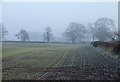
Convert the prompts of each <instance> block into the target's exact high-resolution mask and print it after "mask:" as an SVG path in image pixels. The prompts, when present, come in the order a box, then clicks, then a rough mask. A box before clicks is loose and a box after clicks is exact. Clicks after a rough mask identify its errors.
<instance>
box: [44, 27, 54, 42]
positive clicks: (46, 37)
mask: <svg viewBox="0 0 120 82" xmlns="http://www.w3.org/2000/svg"><path fill="white" fill-rule="evenodd" d="M43 39H44V40H46V41H47V42H48V43H49V42H50V40H52V39H53V34H52V29H51V28H50V27H46V28H45V32H44V34H43Z"/></svg>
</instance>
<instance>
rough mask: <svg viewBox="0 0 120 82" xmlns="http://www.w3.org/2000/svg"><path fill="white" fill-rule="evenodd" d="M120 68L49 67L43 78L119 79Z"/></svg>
mask: <svg viewBox="0 0 120 82" xmlns="http://www.w3.org/2000/svg"><path fill="white" fill-rule="evenodd" d="M119 73H120V70H119V69H118V70H117V69H112V68H109V69H107V68H94V69H93V68H87V67H85V68H84V67H78V66H72V67H58V68H51V69H47V74H46V75H45V76H44V77H42V78H40V79H42V80H56V79H57V80H118V79H120V77H119Z"/></svg>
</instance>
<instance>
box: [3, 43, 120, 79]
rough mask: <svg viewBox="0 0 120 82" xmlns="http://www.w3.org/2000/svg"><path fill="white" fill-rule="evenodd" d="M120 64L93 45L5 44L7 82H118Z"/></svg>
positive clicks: (5, 77) (4, 66) (4, 58)
mask: <svg viewBox="0 0 120 82" xmlns="http://www.w3.org/2000/svg"><path fill="white" fill-rule="evenodd" d="M119 68H120V63H119V61H118V60H116V59H113V58H111V57H110V56H109V55H105V54H104V53H103V52H102V50H101V49H100V48H94V47H92V46H91V45H89V44H52V43H51V44H47V43H3V45H2V79H3V80H60V79H61V80H89V79H91V80H118V79H120V76H119V73H120V70H119Z"/></svg>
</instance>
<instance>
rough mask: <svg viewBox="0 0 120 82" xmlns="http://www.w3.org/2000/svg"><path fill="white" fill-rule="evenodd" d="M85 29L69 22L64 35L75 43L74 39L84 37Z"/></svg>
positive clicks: (80, 25)
mask: <svg viewBox="0 0 120 82" xmlns="http://www.w3.org/2000/svg"><path fill="white" fill-rule="evenodd" d="M84 32H85V27H84V25H82V24H79V23H75V22H71V23H70V24H69V26H68V28H67V29H66V31H65V32H64V35H65V36H66V37H67V38H68V39H70V40H71V41H72V43H75V40H76V39H78V38H79V39H82V38H83V37H84Z"/></svg>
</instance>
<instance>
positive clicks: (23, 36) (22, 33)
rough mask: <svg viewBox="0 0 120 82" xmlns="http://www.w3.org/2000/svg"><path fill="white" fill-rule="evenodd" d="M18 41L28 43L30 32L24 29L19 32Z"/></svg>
mask: <svg viewBox="0 0 120 82" xmlns="http://www.w3.org/2000/svg"><path fill="white" fill-rule="evenodd" d="M15 36H16V37H17V39H20V41H23V42H24V41H28V40H29V35H28V32H27V31H26V30H24V29H21V30H20V32H18V33H17V34H16V35H15Z"/></svg>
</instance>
